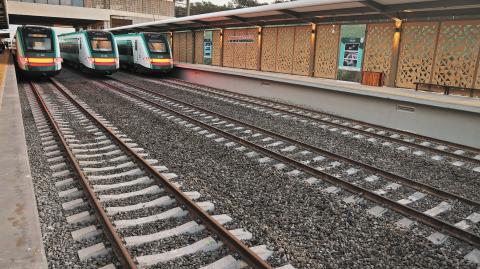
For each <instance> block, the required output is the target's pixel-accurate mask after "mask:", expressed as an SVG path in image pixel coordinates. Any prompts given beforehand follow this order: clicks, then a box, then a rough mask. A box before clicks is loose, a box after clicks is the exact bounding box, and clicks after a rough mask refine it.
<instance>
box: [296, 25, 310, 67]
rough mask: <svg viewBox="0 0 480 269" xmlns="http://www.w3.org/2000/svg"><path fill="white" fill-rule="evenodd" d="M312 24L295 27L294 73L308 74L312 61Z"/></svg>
mask: <svg viewBox="0 0 480 269" xmlns="http://www.w3.org/2000/svg"><path fill="white" fill-rule="evenodd" d="M311 35H312V27H311V26H297V27H295V44H294V53H293V68H292V73H293V74H296V75H304V76H307V75H308V70H309V63H310V38H311Z"/></svg>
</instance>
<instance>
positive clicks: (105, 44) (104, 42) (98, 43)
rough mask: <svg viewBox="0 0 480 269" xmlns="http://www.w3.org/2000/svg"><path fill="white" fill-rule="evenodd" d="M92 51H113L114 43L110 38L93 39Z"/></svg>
mask: <svg viewBox="0 0 480 269" xmlns="http://www.w3.org/2000/svg"><path fill="white" fill-rule="evenodd" d="M90 42H91V45H92V50H94V51H99V52H110V51H112V41H110V39H109V38H108V37H92V39H91V41H90Z"/></svg>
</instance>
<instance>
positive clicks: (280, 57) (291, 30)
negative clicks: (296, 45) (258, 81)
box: [275, 27, 295, 73]
mask: <svg viewBox="0 0 480 269" xmlns="http://www.w3.org/2000/svg"><path fill="white" fill-rule="evenodd" d="M294 39H295V27H279V28H278V36H277V40H278V42H277V57H276V63H275V71H276V72H280V73H292V64H293V42H294Z"/></svg>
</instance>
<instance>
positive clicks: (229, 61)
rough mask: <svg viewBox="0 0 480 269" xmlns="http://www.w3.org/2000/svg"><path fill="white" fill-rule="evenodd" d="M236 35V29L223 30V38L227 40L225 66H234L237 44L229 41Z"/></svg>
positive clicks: (224, 57)
mask: <svg viewBox="0 0 480 269" xmlns="http://www.w3.org/2000/svg"><path fill="white" fill-rule="evenodd" d="M234 35H235V30H232V29H229V30H225V31H224V32H223V38H225V41H224V42H223V66H226V67H233V64H234V60H233V57H234V55H235V44H234V43H231V42H228V40H229V38H230V37H231V36H234Z"/></svg>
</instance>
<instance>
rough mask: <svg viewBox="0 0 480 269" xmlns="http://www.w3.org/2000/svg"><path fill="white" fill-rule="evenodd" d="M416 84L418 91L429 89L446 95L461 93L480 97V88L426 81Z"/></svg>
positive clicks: (428, 90) (461, 94)
mask: <svg viewBox="0 0 480 269" xmlns="http://www.w3.org/2000/svg"><path fill="white" fill-rule="evenodd" d="M414 84H415V90H416V91H427V92H436V93H442V94H444V95H460V96H468V97H477V98H480V89H474V88H467V87H459V86H448V85H439V84H433V83H424V82H414Z"/></svg>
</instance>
